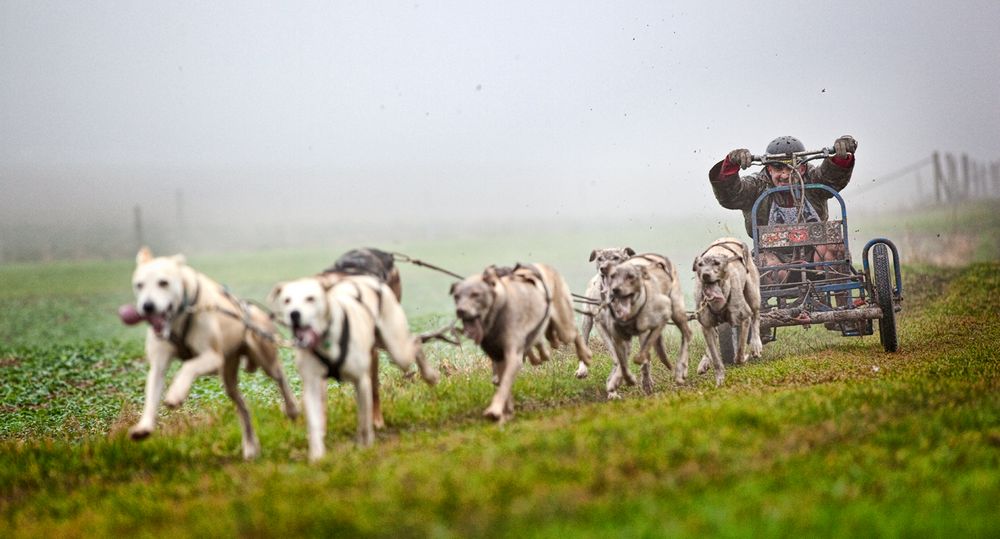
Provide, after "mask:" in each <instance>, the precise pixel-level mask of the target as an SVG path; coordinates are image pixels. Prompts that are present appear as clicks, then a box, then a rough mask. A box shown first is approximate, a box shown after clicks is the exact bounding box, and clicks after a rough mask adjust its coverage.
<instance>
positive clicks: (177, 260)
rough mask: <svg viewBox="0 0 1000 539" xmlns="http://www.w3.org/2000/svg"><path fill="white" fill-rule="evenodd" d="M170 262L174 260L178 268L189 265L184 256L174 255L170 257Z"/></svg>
mask: <svg viewBox="0 0 1000 539" xmlns="http://www.w3.org/2000/svg"><path fill="white" fill-rule="evenodd" d="M170 260H173V261H174V262H175V263H176V264H177V265H178V266H185V265H187V258H185V257H184V255H174V256H172V257H170Z"/></svg>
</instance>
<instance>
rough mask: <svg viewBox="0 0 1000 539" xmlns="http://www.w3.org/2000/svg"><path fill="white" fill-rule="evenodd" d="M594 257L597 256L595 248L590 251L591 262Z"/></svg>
mask: <svg viewBox="0 0 1000 539" xmlns="http://www.w3.org/2000/svg"><path fill="white" fill-rule="evenodd" d="M595 258H597V249H594V250H593V251H591V252H590V261H591V262H593V261H594V259H595Z"/></svg>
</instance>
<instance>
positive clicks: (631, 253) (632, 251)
mask: <svg viewBox="0 0 1000 539" xmlns="http://www.w3.org/2000/svg"><path fill="white" fill-rule="evenodd" d="M625 254H627V255H629V256H635V249H633V248H631V247H626V248H625Z"/></svg>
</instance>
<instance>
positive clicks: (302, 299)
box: [269, 276, 438, 460]
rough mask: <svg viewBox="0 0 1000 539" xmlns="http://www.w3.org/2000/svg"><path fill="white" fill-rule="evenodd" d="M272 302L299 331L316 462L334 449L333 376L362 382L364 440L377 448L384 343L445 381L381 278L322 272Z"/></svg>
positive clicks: (277, 291) (400, 362)
mask: <svg viewBox="0 0 1000 539" xmlns="http://www.w3.org/2000/svg"><path fill="white" fill-rule="evenodd" d="M269 301H270V302H271V303H272V304H273V305H274V306H275V310H276V311H277V312H278V313H280V316H281V318H282V320H283V321H284V322H285V323H286V324H288V326H289V327H291V328H292V332H293V333H294V334H295V339H296V346H297V347H298V349H297V351H296V359H295V364H296V367H297V368H298V370H299V374H300V375H301V376H302V400H303V406H304V407H305V414H306V424H307V432H308V438H309V459H310V460H317V459H319V458H321V457H322V456H323V454H324V452H325V451H326V449H325V446H324V438H325V436H326V389H327V378H334V379H336V380H344V381H350V382H351V383H352V384H354V389H355V397H356V399H357V406H358V443H359V444H360V445H362V446H370V445H371V444H372V443H373V442H374V441H375V433H374V426H373V421H372V379H371V372H372V369H371V361H372V348H373V347H375V346H376V344H377V345H379V346H380V347H382V348H385V350H386V351H387V352H388V353H389V357H390V358H391V359H392V361H393V362H394V363H395V364H396V365H397V366H398V367H399V368H400V369H402V370H403V371H404V372H405V371H407V370H409V368H410V366H411V365H413V363H414V362H416V364H417V366H418V367H419V369H420V375H421V376H422V377H423V379H424V380H425V381H426V382H427V383H428V384H430V385H434V384H435V383H437V380H438V373H437V371H436V370H435V369H433V368H431V367H430V366H429V365H428V364H427V362H426V361H425V359H424V355H423V352H422V350H421V347H420V342H419V340H417V339H416V338H415V337H414V336H413V335H412V334H411V333H410V330H409V328H408V327H407V322H406V314H405V313H404V312H403V308H402V306H401V305H400V304H399V302H398V301H397V300H396V296H395V295H394V294H393V292H392V290H391V289H390V288H389V287H388V286H387V285H386V284H385V283H383V282H382V281H380V280H378V279H376V278H374V277H369V276H349V277H341V278H338V279H329V278H326V277H324V276H319V277H309V278H304V279H299V280H296V281H291V282H287V283H281V284H278V285H277V286H275V287H274V289H273V290H272V291H271V294H270V295H269Z"/></svg>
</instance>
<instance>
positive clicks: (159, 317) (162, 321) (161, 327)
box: [146, 314, 170, 338]
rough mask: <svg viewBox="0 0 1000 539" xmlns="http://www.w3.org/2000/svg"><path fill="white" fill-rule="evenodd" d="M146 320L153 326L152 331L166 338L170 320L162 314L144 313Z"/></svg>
mask: <svg viewBox="0 0 1000 539" xmlns="http://www.w3.org/2000/svg"><path fill="white" fill-rule="evenodd" d="M146 321H147V322H149V325H150V326H152V327H153V333H156V334H157V335H159V336H160V337H163V338H166V335H167V333H168V332H169V327H170V320H168V319H167V317H166V316H165V315H163V314H150V315H146Z"/></svg>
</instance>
